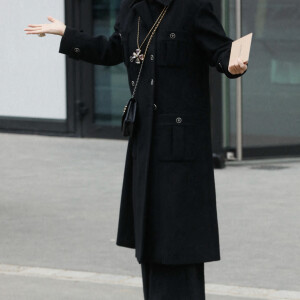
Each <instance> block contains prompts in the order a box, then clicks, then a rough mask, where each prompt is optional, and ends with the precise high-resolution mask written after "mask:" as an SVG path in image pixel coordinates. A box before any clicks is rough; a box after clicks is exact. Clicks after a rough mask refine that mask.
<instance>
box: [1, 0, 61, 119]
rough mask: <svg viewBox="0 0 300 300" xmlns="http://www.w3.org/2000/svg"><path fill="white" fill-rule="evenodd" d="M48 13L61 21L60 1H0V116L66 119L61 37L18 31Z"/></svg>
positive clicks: (43, 21)
mask: <svg viewBox="0 0 300 300" xmlns="http://www.w3.org/2000/svg"><path fill="white" fill-rule="evenodd" d="M49 15H50V16H52V17H54V18H56V19H59V20H61V21H62V22H64V0H55V1H53V0H42V1H41V0H26V1H24V0H9V1H7V0H0V28H1V46H0V116H15V117H33V118H54V119H65V118H66V71H65V56H64V55H63V54H60V53H58V50H59V43H60V40H61V37H60V36H57V35H46V36H45V37H43V38H41V37H38V36H37V35H26V33H25V31H24V28H26V27H27V25H28V24H40V23H48V22H49V21H48V20H47V16H49Z"/></svg>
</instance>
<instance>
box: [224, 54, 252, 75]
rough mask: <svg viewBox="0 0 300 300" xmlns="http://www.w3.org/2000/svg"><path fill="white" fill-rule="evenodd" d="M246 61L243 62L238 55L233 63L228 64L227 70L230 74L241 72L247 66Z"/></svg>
mask: <svg viewBox="0 0 300 300" xmlns="http://www.w3.org/2000/svg"><path fill="white" fill-rule="evenodd" d="M247 64H248V62H245V63H243V61H242V60H241V59H240V58H239V57H238V58H237V59H236V61H235V63H234V64H233V65H230V66H228V71H229V72H230V73H231V74H232V75H237V74H243V73H244V72H245V71H246V70H247V68H248V66H247Z"/></svg>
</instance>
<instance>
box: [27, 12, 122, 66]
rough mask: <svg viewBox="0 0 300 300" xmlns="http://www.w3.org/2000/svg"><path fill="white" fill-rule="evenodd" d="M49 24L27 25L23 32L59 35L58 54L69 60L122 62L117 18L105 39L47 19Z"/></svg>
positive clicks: (108, 64) (105, 62) (104, 62)
mask: <svg viewBox="0 0 300 300" xmlns="http://www.w3.org/2000/svg"><path fill="white" fill-rule="evenodd" d="M48 20H49V21H50V22H51V23H50V24H29V25H28V28H25V29H24V30H25V31H27V34H56V35H61V36H62V38H61V42H60V47H59V53H63V54H66V55H68V56H69V57H71V58H74V59H78V60H83V61H86V62H89V63H92V64H97V65H105V66H112V65H117V64H119V63H121V62H123V60H124V59H123V47H122V44H121V37H120V34H119V26H120V22H119V18H117V20H116V23H115V26H114V33H113V34H112V35H111V36H110V37H109V38H107V37H106V36H104V35H98V36H91V35H88V34H86V33H83V32H80V31H78V30H77V29H75V28H72V27H70V26H66V25H65V24H64V23H62V22H61V21H59V20H56V19H54V18H53V17H48Z"/></svg>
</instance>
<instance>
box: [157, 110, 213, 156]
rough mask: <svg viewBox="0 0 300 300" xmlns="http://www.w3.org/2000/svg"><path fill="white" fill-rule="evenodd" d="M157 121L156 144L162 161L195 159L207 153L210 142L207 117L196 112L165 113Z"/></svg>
mask: <svg viewBox="0 0 300 300" xmlns="http://www.w3.org/2000/svg"><path fill="white" fill-rule="evenodd" d="M159 117H160V118H161V120H158V121H157V122H156V123H155V137H154V139H155V145H156V153H157V158H158V160H160V161H193V160H197V159H199V158H201V157H203V155H204V154H205V153H206V151H207V147H206V145H207V144H208V143H209V142H210V128H209V122H208V120H207V118H204V119H201V115H195V114H180V115H179V116H177V115H173V114H165V115H160V116H159Z"/></svg>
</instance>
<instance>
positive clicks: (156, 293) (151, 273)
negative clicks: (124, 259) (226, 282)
mask: <svg viewBox="0 0 300 300" xmlns="http://www.w3.org/2000/svg"><path fill="white" fill-rule="evenodd" d="M141 268H142V278H143V292H144V299H145V300H205V282H204V263H200V264H190V265H163V264H157V263H142V264H141Z"/></svg>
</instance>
